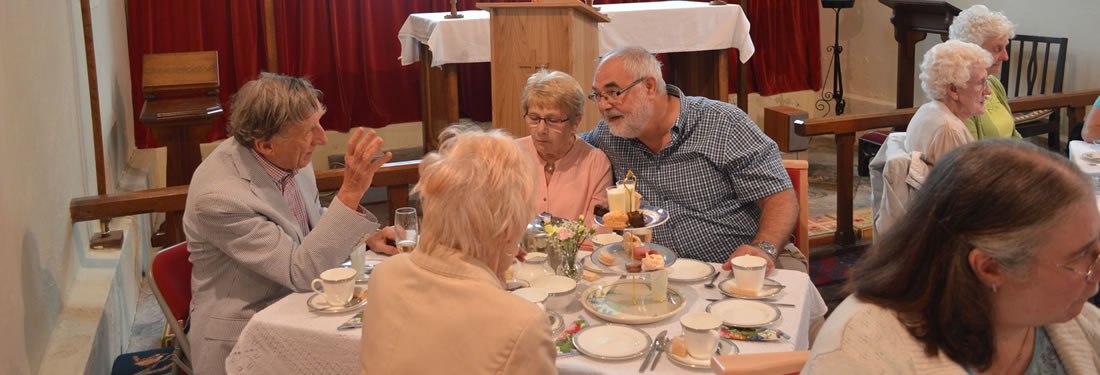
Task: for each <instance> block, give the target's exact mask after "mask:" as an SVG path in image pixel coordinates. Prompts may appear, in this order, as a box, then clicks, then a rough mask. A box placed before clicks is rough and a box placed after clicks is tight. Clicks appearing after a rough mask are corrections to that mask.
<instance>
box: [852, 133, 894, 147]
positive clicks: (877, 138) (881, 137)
mask: <svg viewBox="0 0 1100 375" xmlns="http://www.w3.org/2000/svg"><path fill="white" fill-rule="evenodd" d="M888 135H890V131H889V130H875V131H873V132H870V133H867V134H864V135H863V136H862V137H859V140H860V142H871V143H874V144H876V145H880V146H881V145H882V143H883V142H886V136H888Z"/></svg>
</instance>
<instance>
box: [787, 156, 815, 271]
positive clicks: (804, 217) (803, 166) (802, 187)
mask: <svg viewBox="0 0 1100 375" xmlns="http://www.w3.org/2000/svg"><path fill="white" fill-rule="evenodd" d="M809 167H810V163H809V162H807V161H805V160H783V168H785V169H786V170H787V175H789V176H791V184H792V185H794V193H795V194H796V195H798V223H797V225H796V226H795V227H794V239H793V240H792V241H791V243H793V244H794V245H795V246H798V249H799V250H802V255H805V256H806V259H810V228H809V223H810V192H809V176H808V170H809Z"/></svg>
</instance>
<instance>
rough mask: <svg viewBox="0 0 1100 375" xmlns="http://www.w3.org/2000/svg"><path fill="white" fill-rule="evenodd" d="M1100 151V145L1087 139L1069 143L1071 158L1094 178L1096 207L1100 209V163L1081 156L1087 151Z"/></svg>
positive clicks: (1093, 187)
mask: <svg viewBox="0 0 1100 375" xmlns="http://www.w3.org/2000/svg"><path fill="white" fill-rule="evenodd" d="M1093 151H1100V145H1097V144H1095V143H1088V142H1085V141H1072V142H1070V143H1069V160H1070V161H1072V162H1073V164H1075V165H1077V167H1078V168H1081V171H1083V172H1085V174H1087V175H1089V176H1090V177H1092V178H1093V182H1092V183H1093V186H1092V190H1093V191H1095V192H1096V207H1097V209H1100V183H1098V181H1100V163H1093V162H1090V161H1087V160H1085V159H1084V158H1082V157H1081V154H1084V153H1086V152H1093Z"/></svg>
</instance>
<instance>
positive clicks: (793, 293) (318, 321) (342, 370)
mask: <svg viewBox="0 0 1100 375" xmlns="http://www.w3.org/2000/svg"><path fill="white" fill-rule="evenodd" d="M582 253H585V252H582ZM367 254H368V255H367V259H368V261H367V262H368V264H377V263H379V262H384V261H385V260H386V259H387V258H388V256H386V255H380V254H375V253H373V252H370V251H368V252H367ZM710 265H711V266H713V267H714V268H715V269H716V270H717V271H718V275H719V276H718V279H717V281H718V282H719V284H720V283H721V281H723V280H724V279H727V278H730V277H732V276H731V274H730V271H723V270H722V269H721V264H718V263H711V264H710ZM600 276H601V277H600V278H599V279H596V280H593V281H585V280H582V281H580V282H579V283H578V285H577V287H576V292H575V293H573V296H574V298H573V301H571V302H570V303H569V304H568V305H567V306H565V307H563V308H562V309H560V310H558V311H556V312H557V313H558V314H559V315H560V316H561V317H562V319H563V320H564V322H565V323H566V324H567V325H568V324H570V323H571V322H574V321H577V320H578V319H583V320H585V321H586V322H587V325H588V326H590V327H591V326H598V325H602V324H606V323H609V322H607V321H604V320H602V319H600V318H599V317H597V316H596V315H594V314H592V313H590V312H589V311H587V310H585V309H584V307H583V306H582V303H581V301H580V300H579V299H578V298H576V296H578V295H579V294H581V293H582V292H583V291H585V290H586V289H588V288H590V287H593V286H594V285H597V284H603V285H606V284H607V283H610V282H615V281H617V280H619V279H620V278H621V276H620V275H615V274H601V275H600ZM768 278H769V279H771V280H774V281H776V282H778V283H780V284H782V285H784V286H785V287H784V288H782V290H781V291H779V292H778V294H776V295H774V296H772V297H770V298H769V299H768V300H767V301H766V302H771V303H775V304H776V305H775V306H777V308H778V309H779V310H780V313H781V314H780V318H779V320H778V321H777V322H775V323H773V324H772V325H770V327H771V328H774V329H778V330H780V331H782V332H783V333H784V334H785V335H786V336H787V338H784V339H780V340H775V341H741V340H737V341H733V342H734V343H735V344H736V346H737V349H738V352H739V353H741V354H747V353H765V352H789V351H798V350H807V349H809V346H810V337H809V331H810V324H811V322H812V321H813V320H815V319H819V318H822V317H824V316H825V312H826V311H827V307H826V305H825V301H824V300H823V299H822V297H821V294H820V293H818V290H817V288H816V287H815V286H814V285H813V283H811V282H810V278H809V275H807V274H806V273H803V272H799V271H792V270H783V269H779V270H775V272H774V273H773V274H771V275H769V276H768ZM705 283H706V280H700V281H696V282H671V283H670V284H669V287H670V288H671V289H675V290H676V291H678V292H679V294H681V295H682V296H683V297H684V307H683V308H682V309H680V310H679V311H678V312H677V313H676V314H674V315H672V316H669V317H667V318H665V319H663V320H660V321H656V322H652V323H648V324H634V325H631V326H632V327H636V328H638V329H641V330H642V331H644V332H646V333H647V334H648V335H649V336H650V337H651V338H655V337H657V336H658V333H659V332H661V331H667V334H668V336H669V337H674V336H679V335H681V334H682V332H683V329H682V328H681V326H680V317H681V316H683V314H686V313H688V312H692V311H705V310H706V308H707V305H709V304H711V303H712V301H709V299H713V300H718V301H722V300H723V299H724V298H728V297H726V296H724V295H723V294H722V293H720V292H719V290H718V288H707V287H705V286H704V284H705ZM362 287H366V288H368V290H369V280H368V282H367V283H365V284H363V285H362ZM313 294H314V293H313V292H308V293H292V294H290V295H287V296H286V297H284V298H282V299H280V300H278V301H277V302H275V303H273V304H272V305H270V306H268V307H267V308H265V309H263V310H261V311H259V312H258V313H256V314H255V315H254V316H253V317H252V319H251V320H250V321H249V322H248V324H247V325H246V326H245V328H244V331H242V333H241V335H240V337H239V339H238V341H237V344H236V346H235V347H234V348H233V351H232V353H231V354H230V355H229V357H228V359H227V360H226V369H227V372H228V373H229V374H272V373H289V374H358V373H360V368H359V366H360V363H359V350H360V340H364V339H366V340H369V339H370V338H369V337H367V338H364V337H362V329H361V328H355V329H344V330H340V329H337V328H338V327H340V326H341V325H342V324H344V323H345V322H347V321H348V320H349V319H351V318H352V317H353V316H355V315H356V314H357V313H358V312H359V310H356V311H348V312H343V313H326V314H322V313H317V312H311V311H310V310H309V309H308V307H307V304H306V302H307V300H308V299H309V298H310V297H311V296H313ZM369 303H370V302H369V297H368V298H367V304H366V305H367V306H369ZM363 324H370V322H369V321H364V322H363ZM644 358H646V356H639V357H636V358H631V359H625V360H614V361H613V360H600V359H595V358H590V357H588V356H586V355H584V354H580V353H577V352H572V353H566V354H561V355H559V356H558V358H557V362H556V364H557V369H558V372H559V373H560V374H637V373H638V371H639V366H641V364H642V361H643V359H644ZM646 373H654V374H677V373H685V374H688V373H713V371H712V370H711V369H709V368H702V369H700V368H688V367H684V366H681V365H679V364H677V363H674V362H673V361H670V360H668V359H667V358H661V359H660V360H658V362H657V365H656V368H654V369H652V371H651V370H650V369H649V368H647V369H646Z"/></svg>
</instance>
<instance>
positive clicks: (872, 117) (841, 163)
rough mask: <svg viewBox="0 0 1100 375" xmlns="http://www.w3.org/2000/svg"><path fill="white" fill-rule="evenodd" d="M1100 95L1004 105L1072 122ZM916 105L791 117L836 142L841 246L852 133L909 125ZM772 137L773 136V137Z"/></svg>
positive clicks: (773, 111) (850, 234)
mask: <svg viewBox="0 0 1100 375" xmlns="http://www.w3.org/2000/svg"><path fill="white" fill-rule="evenodd" d="M1098 96H1100V90H1085V91H1077V92H1071V93H1062V94H1052V95H1041V96H1029V97H1022V98H1014V99H1011V100H1009V101H1008V105H1009V107H1010V108H1012V111H1014V112H1021V111H1032V110H1037V109H1044V108H1053V109H1055V110H1062V109H1063V108H1064V109H1065V110H1066V116H1065V117H1064V118H1067V119H1069V123H1070V124H1071V125H1072V124H1075V123H1077V122H1078V121H1081V119H1082V118H1084V115H1085V111H1084V108H1085V107H1087V106H1090V105H1092V104H1093V103H1094V102H1095V101H1096V98H1097V97H1098ZM916 111H917V109H916V108H906V109H899V110H895V111H889V112H882V113H873V114H860V115H845V116H836V117H826V118H819V119H813V120H794V124H795V125H794V127H795V132H796V133H798V134H800V135H803V136H814V135H827V134H831V135H833V136H834V137H835V142H836V167H837V196H836V220H837V225H836V234H835V236H834V239H835V241H836V242H837V243H839V244H841V245H850V244H853V243H855V240H856V237H855V231H853V230H852V210H853V199H854V192H855V184H854V177H855V176H854V171H855V162H854V156H855V144H856V133H857V132H862V131H867V130H875V129H881V128H889V127H894V128H895V129H896V130H904V128H905V127H906V126H907V125H908V124H909V119H911V118H912V117H913V114H914V113H916ZM764 112H765V116H764V118H765V119H766V120H765V121H767V122H771V121H777V122H778V123H777V124H768V123H766V124H765V125H764V127H765V128H766V129H777V128H782V129H785V128H786V125H785V124H788V123H790V121H791V117H792V116H804V115H805V113H806V112H804V111H799V110H796V109H792V108H788V107H769V108H765V109H764ZM773 138H774V137H773Z"/></svg>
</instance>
